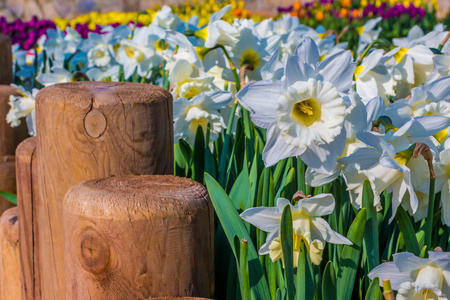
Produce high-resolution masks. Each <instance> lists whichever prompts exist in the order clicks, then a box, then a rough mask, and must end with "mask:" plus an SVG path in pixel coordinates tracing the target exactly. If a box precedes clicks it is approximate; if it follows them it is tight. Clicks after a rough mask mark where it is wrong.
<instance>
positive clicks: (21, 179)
mask: <svg viewBox="0 0 450 300" xmlns="http://www.w3.org/2000/svg"><path fill="white" fill-rule="evenodd" d="M33 165H34V166H36V137H30V138H28V139H26V140H25V141H23V142H22V143H20V145H19V146H18V147H17V150H16V176H17V209H18V214H19V219H20V220H21V222H20V226H19V251H20V286H21V295H22V299H24V300H31V299H40V297H39V290H38V289H39V277H38V276H39V273H38V272H36V271H37V265H36V264H37V263H38V262H39V260H38V257H37V250H36V249H37V244H38V240H37V238H36V234H35V232H36V228H35V227H36V226H37V222H36V221H35V220H34V218H33V217H34V216H35V212H34V210H35V209H36V206H37V205H36V201H37V191H35V190H34V189H36V187H37V179H36V177H37V175H36V171H37V168H36V167H34V168H33ZM36 289H37V290H36Z"/></svg>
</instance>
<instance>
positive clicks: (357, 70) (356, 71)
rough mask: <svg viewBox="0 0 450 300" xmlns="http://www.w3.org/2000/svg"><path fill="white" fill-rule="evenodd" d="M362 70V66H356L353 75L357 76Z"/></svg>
mask: <svg viewBox="0 0 450 300" xmlns="http://www.w3.org/2000/svg"><path fill="white" fill-rule="evenodd" d="M363 70H364V67H363V66H357V67H356V69H355V76H358V75H359V74H361V73H362V71H363Z"/></svg>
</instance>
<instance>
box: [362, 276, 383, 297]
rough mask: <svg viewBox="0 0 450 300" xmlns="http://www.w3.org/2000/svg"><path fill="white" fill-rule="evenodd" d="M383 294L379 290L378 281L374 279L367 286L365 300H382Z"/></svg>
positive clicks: (376, 278)
mask: <svg viewBox="0 0 450 300" xmlns="http://www.w3.org/2000/svg"><path fill="white" fill-rule="evenodd" d="M382 297H383V293H382V292H381V290H380V280H379V279H378V277H375V278H374V279H373V280H372V282H371V283H370V285H369V289H368V290H367V293H366V298H365V300H376V299H382Z"/></svg>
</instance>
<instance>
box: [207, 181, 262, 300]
mask: <svg viewBox="0 0 450 300" xmlns="http://www.w3.org/2000/svg"><path fill="white" fill-rule="evenodd" d="M205 182H206V187H207V188H208V192H209V195H210V198H211V202H212V203H213V206H214V209H215V211H216V214H217V217H218V219H219V221H220V224H221V225H222V227H223V230H224V232H225V235H226V237H227V239H228V243H229V244H230V245H233V236H234V235H237V236H238V237H240V238H245V239H246V240H247V241H248V267H249V277H250V288H251V290H252V294H253V295H254V297H255V298H256V299H270V292H269V285H268V283H267V278H266V275H265V273H264V270H263V267H262V266H261V263H260V262H259V258H258V252H257V251H256V249H255V246H254V245H253V243H252V241H251V239H250V235H249V233H248V231H247V230H246V228H245V225H244V223H243V222H242V220H241V218H240V217H239V215H238V213H237V211H236V209H235V208H234V205H233V203H232V202H231V200H230V198H229V197H228V195H227V193H226V192H225V191H224V190H223V189H222V187H221V186H220V185H219V184H218V183H217V181H215V180H214V178H212V177H211V176H210V175H209V174H205ZM233 248H234V247H233ZM235 255H236V253H235Z"/></svg>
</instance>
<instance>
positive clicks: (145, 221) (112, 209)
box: [62, 175, 214, 300]
mask: <svg viewBox="0 0 450 300" xmlns="http://www.w3.org/2000/svg"><path fill="white" fill-rule="evenodd" d="M62 218H63V224H64V227H63V228H64V263H65V290H66V299H91V300H103V299H123V300H127V299H129V300H135V299H144V298H149V297H161V296H172V297H174V296H196V297H212V296H213V293H214V237H213V235H214V233H213V226H214V225H213V224H214V219H213V208H212V204H211V202H210V200H209V196H208V192H207V190H206V189H205V188H204V187H203V185H201V184H200V183H198V182H195V181H193V180H190V179H187V178H181V177H175V176H157V175H141V176H132V175H128V176H113V177H108V178H104V179H95V180H89V181H85V182H82V183H79V184H77V185H75V186H74V187H72V188H71V189H70V190H69V191H68V192H67V194H66V196H65V197H64V202H63V214H62Z"/></svg>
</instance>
